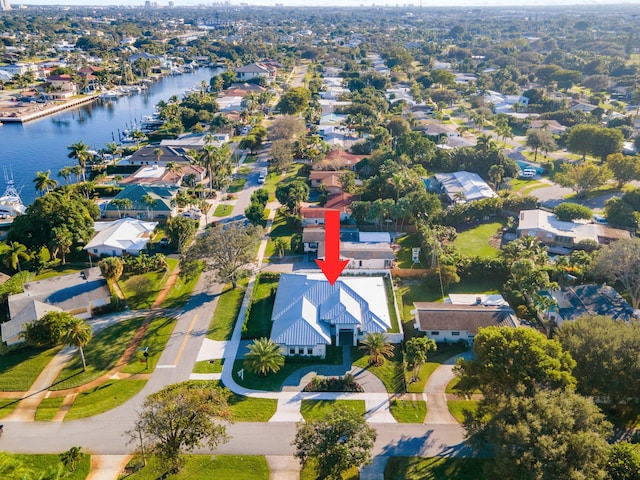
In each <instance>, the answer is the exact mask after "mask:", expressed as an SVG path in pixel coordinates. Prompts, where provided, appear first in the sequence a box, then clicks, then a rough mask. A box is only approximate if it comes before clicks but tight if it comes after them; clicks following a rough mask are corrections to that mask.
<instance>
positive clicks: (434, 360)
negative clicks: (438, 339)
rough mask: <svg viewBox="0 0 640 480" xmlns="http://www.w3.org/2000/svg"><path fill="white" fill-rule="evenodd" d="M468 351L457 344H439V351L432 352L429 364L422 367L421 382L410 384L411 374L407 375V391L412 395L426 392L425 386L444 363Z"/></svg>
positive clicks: (428, 360)
mask: <svg viewBox="0 0 640 480" xmlns="http://www.w3.org/2000/svg"><path fill="white" fill-rule="evenodd" d="M466 350H467V347H466V345H459V344H457V343H438V350H436V351H435V352H431V353H430V354H429V357H428V358H427V362H426V363H424V364H423V365H422V367H420V373H419V374H418V377H419V380H418V381H417V382H410V380H411V372H407V373H406V378H407V391H408V392H410V393H422V392H424V385H425V383H427V380H428V379H429V377H430V376H431V374H432V373H433V371H434V370H435V369H436V368H438V367H439V366H440V365H441V364H442V362H444V361H445V360H448V359H449V358H451V357H453V356H454V355H457V354H459V353H462V352H465V351H466Z"/></svg>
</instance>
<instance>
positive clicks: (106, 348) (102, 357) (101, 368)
mask: <svg viewBox="0 0 640 480" xmlns="http://www.w3.org/2000/svg"><path fill="white" fill-rule="evenodd" d="M142 320H143V319H142V318H132V319H129V320H124V321H122V322H120V323H117V324H115V325H112V326H111V327H109V328H106V329H104V330H102V331H101V332H99V333H98V334H97V335H96V336H95V337H94V338H92V339H91V341H90V342H89V343H88V344H87V345H86V346H85V347H84V355H85V358H86V362H87V371H86V372H83V371H82V361H81V360H80V355H79V354H76V355H74V356H73V359H72V360H71V361H70V362H69V363H68V364H67V365H66V366H65V367H64V368H63V369H62V371H61V372H60V373H59V374H58V377H57V378H56V380H55V381H54V384H53V385H52V387H51V390H64V389H67V388H72V387H77V386H78V385H84V384H85V383H88V382H90V381H92V380H95V379H96V378H98V377H100V376H101V375H103V374H105V373H107V372H108V371H109V370H110V369H112V368H113V367H115V365H116V363H117V361H118V360H119V359H120V357H121V356H122V354H123V353H124V351H125V349H126V348H127V347H128V346H129V343H131V339H132V338H133V334H134V333H135V331H136V330H137V329H138V327H139V326H140V325H141V324H142Z"/></svg>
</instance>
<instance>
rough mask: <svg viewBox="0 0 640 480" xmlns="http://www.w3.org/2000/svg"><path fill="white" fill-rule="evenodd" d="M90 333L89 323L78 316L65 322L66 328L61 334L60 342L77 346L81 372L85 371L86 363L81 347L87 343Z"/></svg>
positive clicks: (91, 332) (91, 333)
mask: <svg viewBox="0 0 640 480" xmlns="http://www.w3.org/2000/svg"><path fill="white" fill-rule="evenodd" d="M92 335H93V330H92V329H91V325H89V324H88V323H87V322H85V321H84V320H82V319H81V318H78V317H72V318H71V319H70V320H69V323H67V324H66V330H65V331H64V333H63V334H62V343H64V344H65V345H68V346H70V347H78V350H79V351H80V358H81V359H82V371H83V372H86V371H87V363H86V361H85V359H84V350H83V349H82V347H84V346H85V345H86V344H87V343H89V340H91V336H92Z"/></svg>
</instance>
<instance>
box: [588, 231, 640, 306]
mask: <svg viewBox="0 0 640 480" xmlns="http://www.w3.org/2000/svg"><path fill="white" fill-rule="evenodd" d="M594 270H595V273H596V274H598V275H601V276H603V277H606V278H608V279H609V280H611V281H613V282H620V284H621V285H622V286H623V287H624V289H625V290H626V291H627V294H628V295H629V299H630V300H631V305H633V308H636V309H637V308H640V238H637V237H634V238H629V239H623V240H618V241H617V242H614V243H612V244H611V245H607V246H606V247H604V248H603V249H601V250H600V251H599V252H598V255H597V256H596V259H595V262H594Z"/></svg>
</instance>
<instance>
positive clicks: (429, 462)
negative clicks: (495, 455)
mask: <svg viewBox="0 0 640 480" xmlns="http://www.w3.org/2000/svg"><path fill="white" fill-rule="evenodd" d="M487 461H488V460H484V459H478V458H446V457H432V458H419V457H391V458H390V459H389V463H387V467H386V468H385V470H384V479H385V480H445V479H446V480H486V477H485V476H484V475H483V474H482V466H483V465H484V464H485V462H487Z"/></svg>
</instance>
